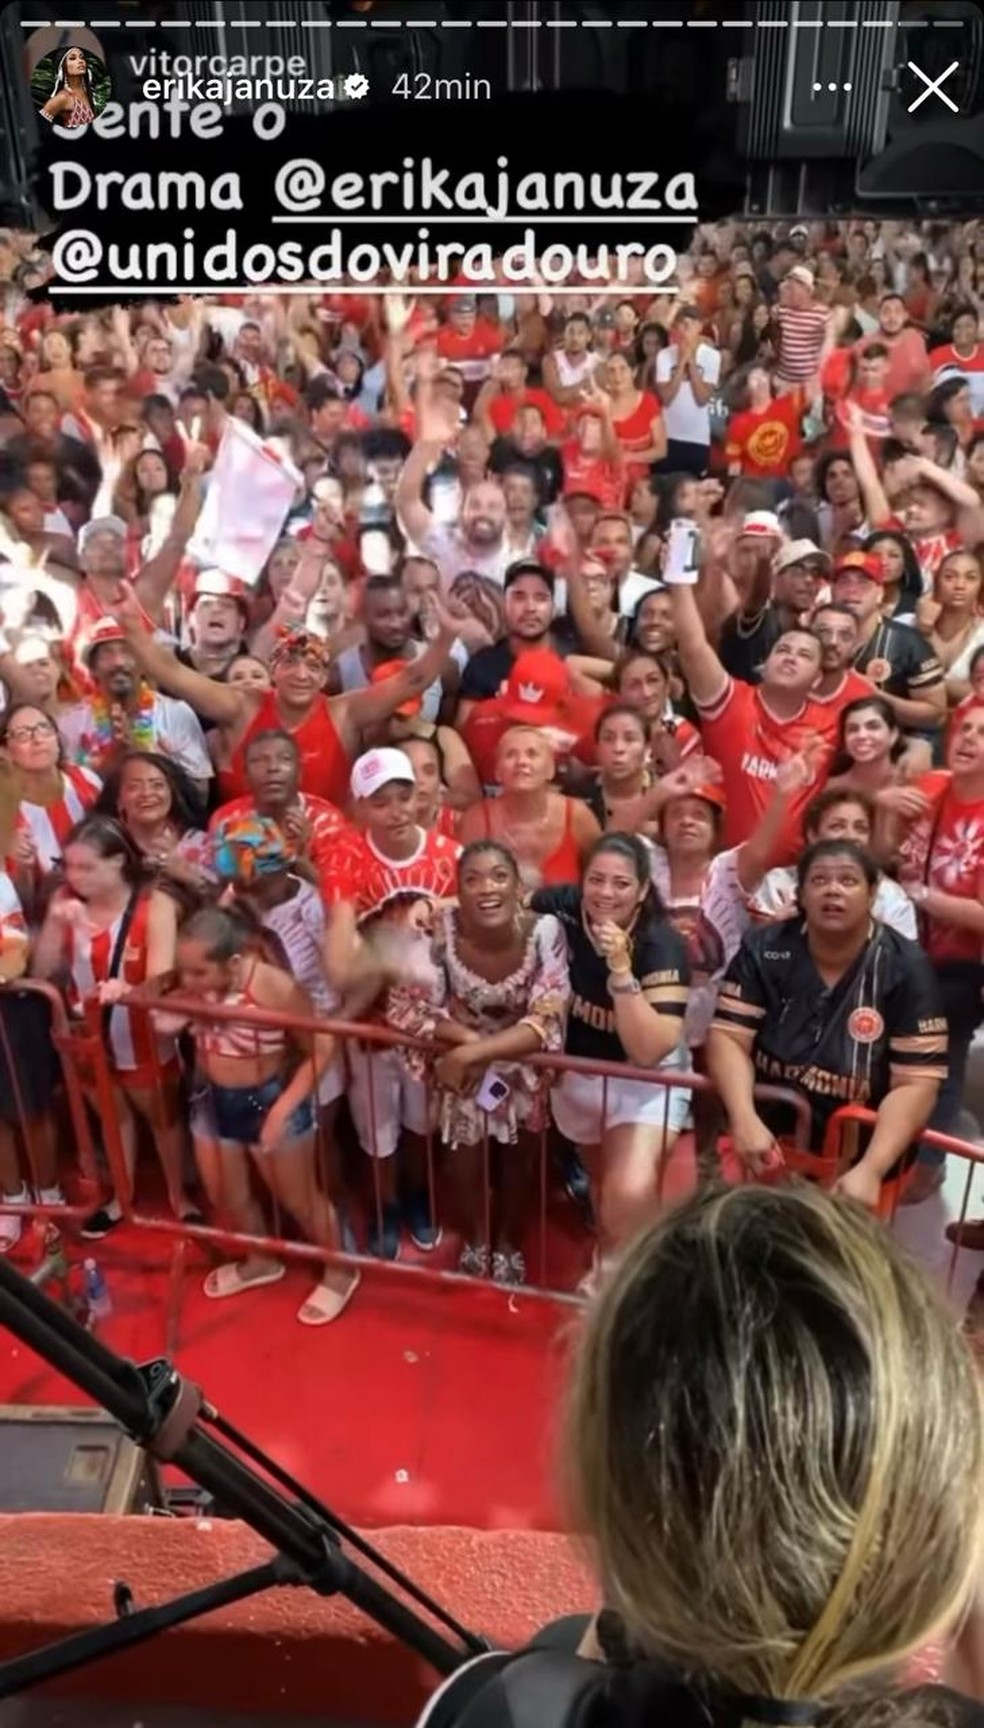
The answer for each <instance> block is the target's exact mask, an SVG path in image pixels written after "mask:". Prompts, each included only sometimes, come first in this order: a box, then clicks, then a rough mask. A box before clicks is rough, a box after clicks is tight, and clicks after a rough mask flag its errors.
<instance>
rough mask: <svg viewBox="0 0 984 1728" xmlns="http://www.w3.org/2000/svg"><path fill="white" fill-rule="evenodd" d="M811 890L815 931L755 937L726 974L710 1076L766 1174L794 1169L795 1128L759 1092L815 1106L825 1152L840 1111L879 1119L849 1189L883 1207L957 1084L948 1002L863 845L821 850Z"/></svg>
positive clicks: (810, 853) (816, 1138) (786, 1113)
mask: <svg viewBox="0 0 984 1728" xmlns="http://www.w3.org/2000/svg"><path fill="white" fill-rule="evenodd" d="M797 882H798V890H799V903H800V910H801V913H802V921H800V920H799V919H789V920H787V921H786V922H784V923H782V924H766V925H764V926H763V927H762V928H760V929H755V930H750V931H749V932H748V934H747V935H746V936H745V937H744V938H743V940H742V944H741V947H740V948H739V950H738V952H737V954H736V955H735V957H734V959H733V960H732V962H731V965H730V966H729V967H728V970H727V972H726V973H725V975H724V979H723V981H722V983H721V986H720V990H719V993H718V1004H717V1010H716V1013H715V1017H714V1022H713V1025H712V1026H711V1030H710V1032H709V1034H708V1039H707V1045H706V1051H707V1066H708V1070H709V1072H710V1075H711V1078H712V1079H713V1080H714V1082H715V1084H716V1086H717V1088H718V1091H719V1092H720V1094H721V1098H722V1100H723V1103H724V1107H725V1109H726V1111H727V1113H728V1120H729V1123H730V1127H731V1135H732V1140H733V1143H734V1149H735V1151H736V1152H737V1153H738V1154H739V1156H740V1157H741V1158H743V1159H744V1160H745V1162H746V1163H747V1164H748V1165H749V1166H750V1167H751V1168H752V1169H753V1170H761V1169H763V1168H764V1167H768V1165H769V1164H770V1163H771V1164H775V1163H776V1162H777V1161H778V1159H779V1158H781V1153H780V1151H779V1146H778V1136H779V1135H780V1134H789V1133H790V1132H791V1131H792V1127H793V1120H792V1112H791V1111H790V1109H789V1107H788V1106H786V1105H783V1104H780V1103H775V1102H770V1103H762V1104H760V1103H759V1102H758V1100H756V1098H755V1093H754V1089H755V1086H756V1085H757V1084H758V1083H759V1082H764V1083H770V1084H772V1085H778V1086H783V1087H789V1088H791V1089H792V1090H793V1091H794V1092H798V1093H799V1094H800V1095H801V1096H802V1097H803V1098H804V1099H805V1100H806V1102H807V1103H808V1104H809V1106H810V1111H811V1125H810V1142H809V1149H810V1151H811V1152H815V1153H819V1152H820V1151H821V1150H822V1149H823V1140H824V1134H825V1131H826V1129H827V1125H828V1123H829V1121H830V1118H831V1117H832V1116H833V1114H834V1112H835V1110H837V1109H838V1108H839V1107H842V1106H844V1105H847V1104H861V1105H864V1106H865V1107H866V1108H868V1109H870V1110H873V1111H876V1112H877V1121H876V1122H875V1124H874V1127H873V1128H863V1129H862V1130H861V1133H860V1136H859V1144H858V1146H857V1147H855V1149H854V1154H855V1155H854V1157H853V1158H850V1157H849V1159H848V1161H849V1162H850V1168H847V1169H845V1170H844V1172H843V1174H842V1175H841V1176H840V1178H839V1180H838V1182H837V1189H838V1191H839V1192H840V1193H842V1194H849V1195H850V1196H851V1197H852V1198H853V1199H855V1200H860V1201H862V1202H863V1203H864V1205H866V1206H872V1207H874V1206H877V1205H878V1202H879V1198H880V1193H881V1185H882V1183H883V1182H884V1181H885V1180H886V1178H888V1177H892V1178H894V1177H896V1176H897V1175H899V1174H900V1173H901V1171H902V1170H903V1169H906V1168H908V1165H909V1164H910V1163H912V1162H913V1160H914V1159H915V1155H916V1145H915V1142H916V1141H917V1140H918V1137H919V1134H920V1132H921V1131H922V1129H923V1128H925V1126H926V1124H927V1122H928V1121H929V1118H930V1115H931V1113H932V1109H933V1105H934V1104H935V1102H936V1098H937V1094H938V1092H939V1089H940V1086H941V1085H942V1083H943V1081H944V1080H945V1079H946V1051H947V1031H946V1021H945V1020H944V1019H943V1018H942V1008H941V1005H940V997H939V991H938V987H937V983H936V979H935V977H934V976H933V972H932V969H931V967H930V964H929V961H928V960H927V959H926V956H925V954H924V953H923V952H922V950H921V948H919V946H918V945H917V944H916V943H915V942H911V941H910V940H909V939H908V938H907V937H905V936H900V935H899V934H898V932H897V931H895V930H892V929H890V928H889V927H888V925H886V924H879V923H877V922H876V921H875V919H874V918H873V917H872V906H873V904H874V899H875V894H876V892H877V888H878V871H877V868H876V866H875V865H874V864H873V863H872V861H871V859H870V858H869V857H868V855H867V853H865V852H862V851H861V850H860V848H859V847H858V846H855V845H854V844H853V842H851V841H849V840H818V841H816V842H815V843H814V844H813V845H812V846H809V847H808V848H807V850H806V852H805V853H804V854H803V856H802V858H801V859H800V862H799V868H798V872H797ZM852 1132H853V1131H852Z"/></svg>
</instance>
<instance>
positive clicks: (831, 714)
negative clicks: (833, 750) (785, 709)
mask: <svg viewBox="0 0 984 1728" xmlns="http://www.w3.org/2000/svg"><path fill="white" fill-rule="evenodd" d="M874 694H875V686H874V685H873V684H872V683H870V682H869V680H868V679H867V678H862V676H861V673H860V672H855V671H854V669H853V668H852V669H851V671H850V672H845V674H844V682H843V684H842V685H841V687H840V689H839V690H835V691H834V694H833V695H832V696H813V697H811V699H810V707H811V708H812V709H813V710H814V714H813V720H814V724H815V726H816V729H817V731H818V732H820V733H822V734H823V736H824V738H826V739H828V740H829V742H830V743H831V744H836V742H837V734H838V732H839V731H840V717H841V715H842V714H843V712H844V709H845V708H846V707H847V704H848V703H849V702H856V701H857V700H858V698H859V697H861V696H873V695H874Z"/></svg>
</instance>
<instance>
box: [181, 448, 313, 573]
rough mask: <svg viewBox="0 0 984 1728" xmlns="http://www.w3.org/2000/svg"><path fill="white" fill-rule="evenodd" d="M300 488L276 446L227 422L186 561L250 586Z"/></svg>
mask: <svg viewBox="0 0 984 1728" xmlns="http://www.w3.org/2000/svg"><path fill="white" fill-rule="evenodd" d="M278 442H279V441H278ZM303 484H304V476H303V474H301V473H300V471H299V470H298V469H297V468H295V467H294V464H293V463H292V462H291V461H290V459H289V458H288V456H287V455H286V454H285V453H283V452H282V450H281V449H280V448H278V445H276V444H274V443H273V442H268V443H265V442H264V440H263V439H262V438H259V437H258V436H257V434H256V433H255V432H254V431H253V429H252V427H250V426H247V425H246V424H245V422H244V421H242V420H234V419H229V420H227V421H226V423H225V430H224V431H223V433H222V442H221V443H220V445H219V450H218V455H217V456H216V458H215V463H214V465H213V467H212V470H211V473H210V474H209V481H208V490H207V491H206V493H205V501H204V503H203V504H202V508H201V512H200V514H199V517H198V521H197V522H196V524H195V532H194V534H193V535H192V538H191V540H190V542H189V545H188V555H189V557H191V558H193V559H194V560H195V561H196V563H199V564H203V565H209V566H212V565H214V566H215V568H216V569H217V570H222V571H223V572H224V573H225V574H226V575H227V576H236V577H238V578H239V580H240V582H248V583H249V584H250V586H252V585H253V584H254V583H256V582H258V581H259V579H260V573H261V571H262V569H263V566H264V564H265V563H266V561H267V559H268V558H269V556H270V553H271V552H272V551H273V548H274V546H275V545H276V543H277V541H278V540H279V538H280V536H281V533H282V532H283V526H284V521H285V519H286V517H287V513H288V511H289V510H290V507H291V505H292V504H293V502H294V498H295V496H296V493H297V489H298V487H300V486H303Z"/></svg>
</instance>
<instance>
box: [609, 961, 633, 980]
mask: <svg viewBox="0 0 984 1728" xmlns="http://www.w3.org/2000/svg"><path fill="white" fill-rule="evenodd" d="M631 971H632V967H631V966H613V965H612V964H611V962H609V966H608V976H609V978H627V977H628V976H629V975H630V973H631Z"/></svg>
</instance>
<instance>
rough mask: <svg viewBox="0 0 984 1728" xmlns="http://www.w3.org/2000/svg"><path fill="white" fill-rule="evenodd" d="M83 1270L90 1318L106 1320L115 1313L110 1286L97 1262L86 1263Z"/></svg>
mask: <svg viewBox="0 0 984 1728" xmlns="http://www.w3.org/2000/svg"><path fill="white" fill-rule="evenodd" d="M82 1270H83V1272H84V1273H85V1294H86V1300H87V1302H88V1304H89V1317H90V1319H92V1320H105V1319H107V1318H108V1316H109V1315H110V1314H112V1312H113V1298H112V1297H111V1296H110V1294H109V1286H108V1285H107V1283H106V1280H105V1278H104V1277H103V1275H102V1272H101V1271H100V1269H99V1265H98V1263H97V1262H96V1261H95V1260H86V1261H84V1262H83V1266H82Z"/></svg>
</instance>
